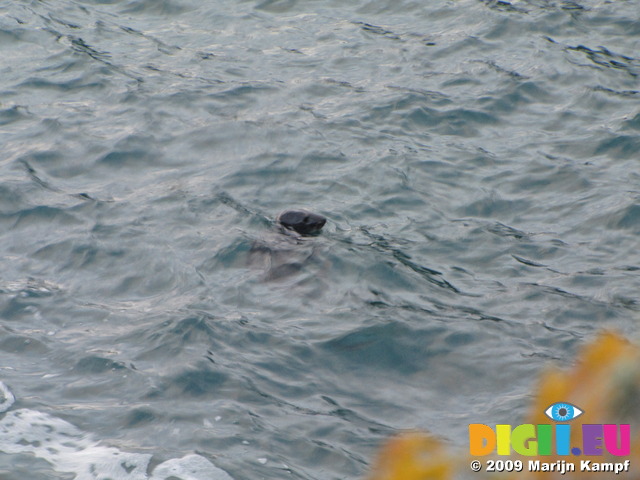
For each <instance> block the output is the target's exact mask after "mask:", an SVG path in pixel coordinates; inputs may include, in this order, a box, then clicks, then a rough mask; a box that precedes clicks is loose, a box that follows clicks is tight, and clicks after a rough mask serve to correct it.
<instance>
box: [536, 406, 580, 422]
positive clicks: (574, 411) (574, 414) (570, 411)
mask: <svg viewBox="0 0 640 480" xmlns="http://www.w3.org/2000/svg"><path fill="white" fill-rule="evenodd" d="M583 413H584V412H583V411H582V410H580V409H579V408H578V407H576V406H575V405H572V404H570V403H566V402H558V403H554V404H553V405H550V406H549V408H547V409H546V410H545V411H544V414H545V415H546V416H547V417H549V418H550V419H551V420H554V421H556V422H570V421H571V420H574V419H576V418H578V417H579V416H580V415H582V414H583Z"/></svg>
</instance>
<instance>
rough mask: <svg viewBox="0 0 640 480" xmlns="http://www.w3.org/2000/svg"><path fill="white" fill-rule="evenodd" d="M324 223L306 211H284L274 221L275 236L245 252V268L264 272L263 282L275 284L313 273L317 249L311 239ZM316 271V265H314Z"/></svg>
mask: <svg viewBox="0 0 640 480" xmlns="http://www.w3.org/2000/svg"><path fill="white" fill-rule="evenodd" d="M326 222H327V219H326V218H325V217H323V216H322V215H319V214H317V213H313V212H310V211H308V210H300V209H299V210H285V211H283V212H282V213H280V214H279V215H278V216H277V217H276V223H277V225H278V226H279V231H278V232H277V234H276V233H275V232H272V233H271V234H269V235H268V236H266V237H265V238H261V239H260V240H256V241H255V242H254V243H253V245H252V247H251V250H250V252H249V256H248V265H249V266H251V267H253V268H256V267H258V268H260V270H262V271H263V272H264V276H263V280H267V281H277V280H283V279H286V278H289V277H291V276H294V275H297V274H299V273H302V272H303V271H304V270H310V271H313V270H314V265H315V264H316V263H318V262H319V259H318V255H317V254H316V251H317V249H318V248H319V246H318V245H317V242H316V241H314V240H313V239H312V238H306V237H313V236H316V235H318V234H319V233H320V231H321V230H322V227H324V225H325V224H326ZM315 268H317V265H315Z"/></svg>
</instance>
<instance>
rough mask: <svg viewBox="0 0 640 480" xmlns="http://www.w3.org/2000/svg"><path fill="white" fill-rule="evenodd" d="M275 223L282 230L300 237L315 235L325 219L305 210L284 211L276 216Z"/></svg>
mask: <svg viewBox="0 0 640 480" xmlns="http://www.w3.org/2000/svg"><path fill="white" fill-rule="evenodd" d="M277 221H278V223H279V224H280V225H282V226H283V227H284V228H286V229H288V230H293V231H294V232H297V233H299V234H300V235H317V234H318V233H320V230H322V227H324V224H325V223H326V222H327V219H326V218H324V217H323V216H322V215H318V214H317V213H311V212H309V211H307V210H285V211H284V212H282V213H281V214H280V215H278V218H277Z"/></svg>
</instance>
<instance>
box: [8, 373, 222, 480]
mask: <svg viewBox="0 0 640 480" xmlns="http://www.w3.org/2000/svg"><path fill="white" fill-rule="evenodd" d="M0 393H1V394H2V395H3V397H4V398H3V399H2V402H1V403H0V412H3V411H7V410H8V409H9V408H10V407H11V405H12V404H13V402H14V397H13V394H12V393H11V391H10V390H9V389H8V388H7V387H6V386H5V385H4V384H3V383H2V382H0ZM0 452H4V453H7V454H32V455H34V456H35V457H38V458H41V459H43V460H46V461H47V462H48V463H50V464H51V465H52V467H53V469H54V470H56V471H57V472H64V473H73V474H75V475H76V477H75V480H99V479H104V478H109V479H113V480H169V479H171V480H174V479H179V480H232V478H231V477H230V476H229V475H228V474H227V473H226V472H225V471H224V470H221V469H219V468H218V467H216V466H214V465H213V464H212V463H211V462H210V461H209V460H207V459H206V458H204V457H202V456H200V455H195V454H191V455H186V456H184V457H182V458H177V459H171V460H167V461H166V462H163V463H161V464H159V465H157V466H156V467H155V469H154V470H153V472H151V474H149V473H147V471H148V467H149V461H150V460H151V457H152V455H149V454H141V453H128V452H123V451H121V450H119V449H117V448H114V447H108V446H105V445H101V444H100V442H99V441H97V440H96V439H94V438H92V436H91V435H90V434H88V433H87V432H83V431H82V430H80V429H79V428H77V427H76V426H74V425H72V424H71V423H69V422H67V421H65V420H62V419H60V418H57V417H54V416H52V415H49V414H47V413H43V412H39V411H37V410H30V409H27V408H21V409H18V410H12V411H8V412H7V413H6V414H5V415H4V416H3V417H2V419H0Z"/></svg>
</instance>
